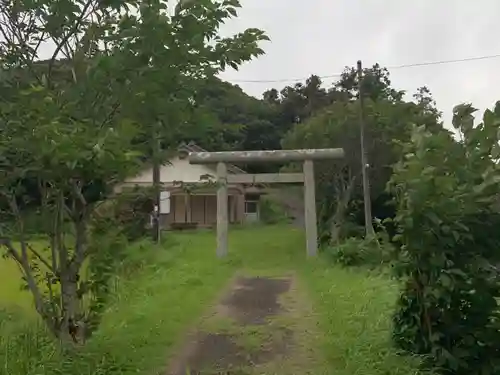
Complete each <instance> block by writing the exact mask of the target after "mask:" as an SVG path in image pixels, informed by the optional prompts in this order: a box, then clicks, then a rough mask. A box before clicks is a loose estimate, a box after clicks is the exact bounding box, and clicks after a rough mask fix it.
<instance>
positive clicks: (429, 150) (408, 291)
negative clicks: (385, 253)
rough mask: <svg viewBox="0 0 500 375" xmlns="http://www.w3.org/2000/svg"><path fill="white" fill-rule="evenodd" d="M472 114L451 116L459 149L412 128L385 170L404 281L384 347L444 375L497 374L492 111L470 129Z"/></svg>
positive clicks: (498, 111)
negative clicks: (390, 345) (390, 339)
mask: <svg viewBox="0 0 500 375" xmlns="http://www.w3.org/2000/svg"><path fill="white" fill-rule="evenodd" d="M473 112H474V109H472V108H471V107H470V106H468V107H467V106H460V107H457V109H456V110H455V116H454V125H455V127H456V129H457V130H458V131H459V132H460V133H461V135H462V142H456V141H455V140H454V139H453V138H452V137H451V136H450V134H449V133H447V132H441V133H437V134H431V133H429V132H427V131H426V130H425V129H424V128H423V127H419V128H415V130H414V132H413V136H412V139H411V142H410V143H409V144H407V145H406V147H405V152H404V158H403V160H402V161H400V162H399V163H398V164H397V165H396V167H395V169H394V172H395V173H394V175H393V177H392V179H391V181H390V184H389V187H390V190H391V192H392V193H393V194H394V195H395V197H396V201H397V207H398V210H397V216H396V223H397V225H398V232H399V234H398V235H397V239H398V240H399V242H400V244H401V247H400V248H399V249H398V252H397V256H398V259H399V262H398V267H397V270H398V274H399V275H400V276H401V277H402V278H403V280H404V282H405V286H404V288H403V290H402V293H401V295H400V298H399V301H398V307H397V310H396V313H395V315H394V339H395V342H396V343H397V344H398V345H399V346H400V347H402V348H404V349H405V350H409V351H411V352H413V353H418V354H426V355H428V357H427V358H429V360H430V361H431V362H432V364H433V365H434V366H437V367H439V368H441V369H443V370H444V371H447V372H450V373H454V374H498V373H500V360H499V359H500V352H499V348H500V330H499V328H500V325H499V318H500V315H499V312H500V311H499V308H498V303H497V301H498V298H499V297H500V288H499V274H498V270H497V269H496V268H495V267H494V265H496V264H497V262H498V259H499V256H500V253H499V252H498V249H499V248H500V236H498V234H497V232H498V226H499V225H500V215H499V213H498V197H499V193H500V189H499V181H500V168H499V165H498V157H499V155H500V146H499V143H498V142H499V140H500V138H499V137H500V131H499V130H500V127H499V124H500V121H499V119H500V103H497V105H496V107H495V110H494V111H490V110H488V111H486V112H485V114H484V117H483V122H482V123H481V124H479V125H478V126H476V127H474V125H473V117H472V116H471V115H472V113H473Z"/></svg>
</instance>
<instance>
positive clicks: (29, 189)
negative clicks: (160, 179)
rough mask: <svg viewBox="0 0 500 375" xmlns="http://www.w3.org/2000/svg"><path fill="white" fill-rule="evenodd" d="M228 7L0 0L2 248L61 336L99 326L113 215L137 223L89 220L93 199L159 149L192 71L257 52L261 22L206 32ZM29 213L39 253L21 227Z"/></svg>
mask: <svg viewBox="0 0 500 375" xmlns="http://www.w3.org/2000/svg"><path fill="white" fill-rule="evenodd" d="M238 7H239V3H238V1H237V0H224V1H216V0H213V1H212V0H206V1H197V2H194V3H190V4H189V5H188V6H186V5H185V3H184V2H179V3H177V4H175V8H173V9H170V8H168V9H167V2H166V1H161V0H151V1H145V2H143V1H141V2H137V1H135V0H128V1H127V0H124V1H121V0H117V1H106V2H102V1H97V0H61V1H56V2H47V1H44V0H37V1H31V0H29V1H17V0H16V1H6V2H4V3H2V7H1V9H0V32H1V35H2V40H1V42H0V58H1V63H2V65H1V69H2V75H1V77H0V90H1V91H2V101H1V102H0V113H1V119H2V123H1V131H0V180H1V183H0V209H1V210H2V215H3V216H5V217H6V218H7V221H8V222H9V225H2V226H0V241H1V242H0V246H2V248H3V249H5V250H6V253H5V254H6V256H7V257H9V258H11V259H12V260H13V261H15V262H16V263H17V265H18V266H19V267H20V269H21V271H22V277H23V279H24V280H25V282H26V285H27V287H28V289H29V290H30V292H31V293H32V295H33V299H34V303H35V308H36V311H37V312H38V313H39V315H40V317H41V318H42V321H43V322H45V324H46V326H47V328H48V329H49V330H50V331H51V332H52V334H53V335H54V336H55V337H57V338H58V339H60V341H61V342H62V343H64V344H65V345H66V346H71V345H72V344H75V343H78V344H82V343H84V342H85V340H86V339H87V338H88V337H89V336H90V335H91V334H92V333H93V332H95V330H96V329H97V326H98V322H99V320H100V317H99V315H100V314H101V313H102V312H103V311H104V303H105V301H106V300H107V297H108V295H109V280H110V277H111V273H112V271H113V264H114V260H115V259H120V255H119V254H120V248H121V247H123V243H122V242H120V241H119V240H118V237H119V232H120V231H121V229H120V228H118V224H124V225H125V226H128V228H125V230H126V231H128V237H129V238H134V237H135V238H137V237H139V236H140V235H141V234H142V233H131V231H132V229H137V228H131V223H130V221H131V220H130V219H126V218H123V216H122V217H120V218H119V221H117V222H115V224H116V225H115V226H114V227H113V225H112V224H111V223H109V220H108V223H105V220H104V219H103V218H101V219H100V220H98V221H95V220H96V219H95V215H94V213H95V212H96V208H97V207H98V206H99V205H100V204H102V202H103V201H105V200H106V199H108V198H109V197H110V196H111V195H112V192H113V188H114V187H115V186H116V185H117V184H118V183H120V182H121V181H123V180H124V179H125V178H126V177H128V176H130V175H131V174H133V173H134V172H135V171H137V169H138V168H139V167H140V165H141V164H142V161H143V159H144V156H151V157H152V159H153V162H155V163H158V162H159V161H160V159H162V158H163V156H162V154H163V152H162V145H165V144H167V145H168V144H169V143H171V142H172V140H173V139H174V138H175V137H173V135H175V131H174V130H177V129H179V128H180V126H179V124H181V123H185V122H186V119H187V118H188V117H189V116H188V115H189V114H190V112H191V109H194V107H195V104H196V101H195V100H194V96H195V94H196V89H197V86H198V83H199V82H203V81H204V80H205V79H207V78H209V77H212V76H213V75H214V74H216V73H217V72H219V71H220V70H223V69H225V67H226V66H232V67H235V68H237V67H238V65H240V64H241V63H243V62H244V61H247V60H250V59H251V58H253V57H254V56H258V55H260V54H261V53H262V50H261V49H260V47H259V46H258V43H259V41H261V40H265V39H267V38H266V36H265V35H264V33H263V32H262V31H260V30H257V29H248V30H246V31H244V32H242V33H239V34H237V35H234V36H232V37H228V38H221V37H219V36H218V29H219V26H220V25H221V24H222V23H223V21H224V20H226V19H228V18H230V17H232V16H235V15H236V10H237V8H238ZM172 10H173V11H172ZM46 45H52V46H54V47H53V51H52V54H51V57H50V58H49V59H47V60H45V61H40V54H41V48H42V47H45V46H46ZM165 87H168V88H169V90H171V92H170V93H169V95H166V96H165V95H162V94H163V90H164V88H165ZM145 135H146V138H147V142H146V143H145V142H144V136H145ZM151 138H153V140H154V142H153V144H151V141H150V139H151ZM34 211H35V212H36V215H38V217H40V218H41V221H43V225H41V226H40V228H39V230H38V235H39V237H41V239H42V240H43V241H45V242H44V247H46V251H45V250H43V251H42V250H41V249H35V247H34V246H32V244H31V237H30V236H29V235H30V233H29V232H28V231H27V230H26V229H28V227H27V226H26V225H25V222H26V220H27V218H28V217H31V216H32V215H33V212H34ZM122 213H123V212H122ZM114 216H116V215H114ZM93 219H94V225H93V226H92V228H91V225H92V223H91V221H92V220H93ZM132 221H133V220H132ZM110 224H111V225H110ZM91 229H93V233H91ZM115 235H116V236H117V237H116V238H115ZM42 286H43V287H42Z"/></svg>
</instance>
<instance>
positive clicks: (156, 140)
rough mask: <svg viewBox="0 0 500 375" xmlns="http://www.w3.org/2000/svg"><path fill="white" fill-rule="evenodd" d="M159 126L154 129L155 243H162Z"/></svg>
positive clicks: (153, 234) (153, 235)
mask: <svg viewBox="0 0 500 375" xmlns="http://www.w3.org/2000/svg"><path fill="white" fill-rule="evenodd" d="M159 133H160V132H159V124H158V123H155V125H154V127H153V139H152V140H151V141H152V144H151V145H152V146H153V147H152V148H153V150H152V151H153V192H154V193H153V194H154V198H153V213H152V214H153V228H152V229H153V233H152V237H153V241H154V242H155V243H157V244H158V243H160V232H161V228H160V200H161V180H160V167H161V162H160V136H159Z"/></svg>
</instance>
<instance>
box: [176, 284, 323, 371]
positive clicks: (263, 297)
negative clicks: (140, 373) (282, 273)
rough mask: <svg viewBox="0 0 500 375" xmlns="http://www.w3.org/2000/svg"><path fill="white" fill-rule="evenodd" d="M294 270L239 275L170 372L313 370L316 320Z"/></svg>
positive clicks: (187, 343) (189, 340) (315, 358)
mask: <svg viewBox="0 0 500 375" xmlns="http://www.w3.org/2000/svg"><path fill="white" fill-rule="evenodd" d="M304 297H305V296H304V295H303V294H302V293H301V291H300V289H299V288H298V285H297V280H296V278H295V277H294V276H292V275H288V276H286V277H280V278H270V277H244V276H239V277H237V278H236V279H235V281H234V282H233V283H232V284H231V286H230V288H229V291H228V293H226V295H225V296H224V297H223V298H222V299H221V301H220V302H219V303H218V304H217V306H216V307H215V308H214V311H213V312H212V313H211V314H210V315H209V316H208V317H206V318H204V319H203V320H202V321H201V323H200V325H199V327H197V329H196V330H195V332H194V333H193V334H192V335H191V337H190V338H189V339H188V340H187V342H186V344H185V345H184V347H183V348H181V350H180V351H179V353H178V355H177V356H176V357H175V358H174V359H173V360H172V362H171V366H170V368H169V371H168V373H167V374H168V375H186V374H191V375H194V374H197V375H202V374H203V375H212V374H214V375H215V374H231V375H253V374H267V375H271V374H280V375H288V374H290V375H292V374H315V375H320V373H322V372H321V371H320V372H318V366H317V364H318V361H317V356H318V354H317V353H318V351H315V350H314V348H313V347H314V342H315V337H314V334H313V332H314V328H315V321H314V318H313V315H312V314H311V309H310V306H309V305H308V303H307V302H306V298H304Z"/></svg>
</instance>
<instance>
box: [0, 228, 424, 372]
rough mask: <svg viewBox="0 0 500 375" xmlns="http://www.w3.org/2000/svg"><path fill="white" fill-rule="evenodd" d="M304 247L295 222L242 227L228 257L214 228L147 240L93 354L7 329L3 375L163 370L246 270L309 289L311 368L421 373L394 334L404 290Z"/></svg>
mask: <svg viewBox="0 0 500 375" xmlns="http://www.w3.org/2000/svg"><path fill="white" fill-rule="evenodd" d="M304 242H305V239H304V236H303V233H302V231H300V230H293V229H290V227H289V226H287V225H284V226H268V227H262V226H261V227H252V228H244V229H235V230H232V231H231V233H230V243H231V244H232V247H231V252H230V254H229V257H228V258H227V259H226V260H220V259H217V257H215V238H214V234H213V233H211V232H209V231H206V232H203V231H200V232H197V233H187V232H184V233H179V234H175V235H173V236H170V237H169V238H168V239H167V242H166V243H164V244H163V245H162V246H161V247H156V246H154V245H152V244H151V243H150V242H148V241H145V242H142V243H138V244H136V245H134V246H132V247H129V248H127V250H126V253H127V255H126V260H125V261H124V262H122V263H121V265H120V267H119V274H118V276H117V277H116V279H115V280H114V284H115V285H116V293H115V295H114V296H113V297H112V300H111V301H110V303H109V304H108V308H107V310H106V312H105V313H104V315H103V321H102V323H101V326H100V329H99V331H98V332H97V333H96V334H95V335H94V336H93V337H92V339H91V340H89V342H88V343H87V344H86V345H85V347H84V348H80V350H79V351H78V352H77V353H74V354H72V355H71V356H64V357H61V355H60V354H59V352H58V351H57V350H56V348H55V347H54V344H53V342H52V341H51V340H50V339H48V338H47V336H45V335H43V327H40V328H42V330H40V331H37V330H33V327H32V326H31V327H28V326H24V327H23V326H18V325H12V324H10V323H7V324H4V325H3V326H2V328H1V329H2V331H1V333H2V334H1V335H0V364H1V366H0V374H5V375H13V374H15V375H18V374H19V375H21V374H22V375H35V374H40V373H43V374H45V375H56V374H61V373H63V374H83V375H87V374H88V375H91V374H107V375H114V374H121V375H129V374H130V375H132V374H150V373H155V372H158V371H161V370H162V369H164V366H165V365H166V364H167V362H168V359H169V358H172V356H173V355H174V354H175V350H176V349H177V344H178V343H179V341H180V340H182V337H183V335H184V333H185V331H186V329H187V328H188V326H189V325H190V324H192V323H193V322H194V321H196V319H197V318H198V317H199V316H200V315H201V314H202V313H203V312H205V311H206V306H207V305H209V304H210V303H211V302H213V301H214V299H215V298H216V297H217V296H218V295H219V293H220V290H221V289H222V288H223V287H224V286H225V285H227V283H228V282H229V280H230V279H231V277H232V275H233V274H234V272H235V271H237V270H241V269H243V270H244V271H245V272H248V273H249V274H257V275H273V274H276V275H282V274H283V273H285V272H289V271H290V270H296V271H297V274H298V276H299V279H300V280H301V284H302V285H303V286H304V287H305V288H307V290H309V291H310V298H311V302H312V303H314V306H315V311H316V313H317V314H315V315H314V316H315V319H316V318H317V319H318V321H317V324H318V326H317V332H316V330H315V333H314V334H312V333H309V334H310V335H312V336H311V337H310V339H311V342H312V343H313V344H314V345H315V347H314V348H311V349H314V350H315V351H317V352H319V357H320V358H323V361H322V362H320V363H316V364H315V367H314V368H307V369H304V371H306V370H307V371H312V372H313V373H318V374H319V373H323V372H322V371H324V370H326V371H329V370H330V369H335V371H336V373H338V374H340V375H351V374H361V375H378V374H380V375H386V374H391V375H396V374H397V375H407V374H420V372H419V371H418V370H417V369H416V366H417V365H418V360H417V359H413V358H410V357H401V356H398V355H397V353H396V352H395V351H394V350H393V349H392V348H391V345H390V341H389V340H388V337H387V333H388V331H389V329H390V324H391V322H390V312H391V306H392V304H393V301H394V299H395V298H396V295H397V286H396V285H395V284H394V283H393V282H392V281H391V280H390V279H388V278H387V277H384V276H379V275H373V274H369V273H367V272H365V271H362V270H361V271H356V272H351V271H349V270H346V269H342V268H339V267H336V266H333V267H332V265H331V263H330V262H327V261H324V260H323V259H321V258H319V259H316V260H312V261H311V262H304V256H305V249H304ZM131 270H134V272H133V273H131ZM4 329H7V331H5V330H4ZM5 332H8V333H11V334H10V335H9V334H5ZM131 348H133V350H131ZM316 366H317V367H316ZM315 370H317V371H315Z"/></svg>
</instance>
